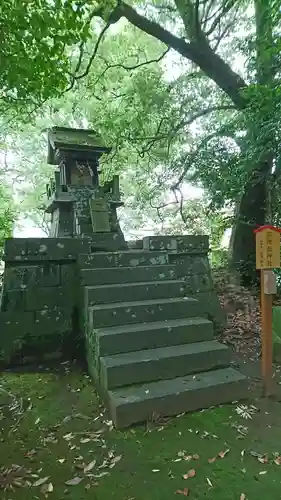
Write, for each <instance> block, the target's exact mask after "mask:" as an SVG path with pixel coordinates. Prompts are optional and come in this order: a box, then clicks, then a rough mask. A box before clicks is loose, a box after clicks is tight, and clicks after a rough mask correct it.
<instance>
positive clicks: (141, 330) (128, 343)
mask: <svg viewBox="0 0 281 500" xmlns="http://www.w3.org/2000/svg"><path fill="white" fill-rule="evenodd" d="M95 335H96V348H97V351H98V353H99V355H100V356H107V355H113V354H120V353H125V352H131V351H141V350H143V349H152V348H155V347H167V346H170V345H171V344H173V345H180V344H188V343H192V342H204V341H207V340H212V338H213V323H212V322H211V321H209V320H207V319H205V318H184V319H173V320H165V321H155V322H153V323H137V324H133V325H122V326H115V327H109V328H101V329H99V330H96V331H95Z"/></svg>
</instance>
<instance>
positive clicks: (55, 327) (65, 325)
mask: <svg viewBox="0 0 281 500" xmlns="http://www.w3.org/2000/svg"><path fill="white" fill-rule="evenodd" d="M71 330H72V310H71V309H70V308H69V309H61V308H57V309H43V310H41V311H36V313H35V324H34V334H35V335H49V334H56V333H64V332H70V331H71Z"/></svg>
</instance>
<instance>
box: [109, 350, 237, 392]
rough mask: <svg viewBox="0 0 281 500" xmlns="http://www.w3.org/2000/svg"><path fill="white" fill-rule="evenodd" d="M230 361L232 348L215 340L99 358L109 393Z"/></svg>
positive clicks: (213, 367) (208, 368)
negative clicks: (119, 388) (127, 386)
mask: <svg viewBox="0 0 281 500" xmlns="http://www.w3.org/2000/svg"><path fill="white" fill-rule="evenodd" d="M230 358H231V351H230V349H229V348H228V347H227V346H226V345H224V344H220V343H219V342H216V341H214V340H213V341H210V342H196V343H194V344H185V345H178V346H174V345H172V346H169V347H160V348H156V349H146V350H144V351H135V352H129V353H122V354H116V355H115V356H106V357H101V358H100V384H101V385H102V387H103V388H104V389H105V390H108V389H114V388H116V387H123V386H126V385H131V384H141V383H144V382H151V381H153V380H154V381H156V380H164V379H172V378H175V377H183V376H185V375H189V374H191V373H199V372H204V371H207V370H214V369H215V368H224V367H227V366H229V364H230Z"/></svg>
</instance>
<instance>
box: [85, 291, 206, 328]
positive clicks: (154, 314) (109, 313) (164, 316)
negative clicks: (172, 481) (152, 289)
mask: <svg viewBox="0 0 281 500" xmlns="http://www.w3.org/2000/svg"><path fill="white" fill-rule="evenodd" d="M199 314H200V316H201V311H200V310H199V304H198V301H197V300H195V299H192V298H190V297H184V298H177V299H157V300H147V301H141V302H121V303H118V304H116V303H115V304H114V305H112V304H106V305H98V306H94V307H90V308H89V327H90V331H91V328H100V327H104V326H119V325H129V324H133V323H141V322H147V321H164V320H169V319H181V318H188V317H196V316H199Z"/></svg>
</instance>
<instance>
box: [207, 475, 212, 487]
mask: <svg viewBox="0 0 281 500" xmlns="http://www.w3.org/2000/svg"><path fill="white" fill-rule="evenodd" d="M206 481H207V483H208V485H209V486H210V487H211V488H212V487H213V484H212V481H210V479H209V478H208V477H206Z"/></svg>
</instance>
